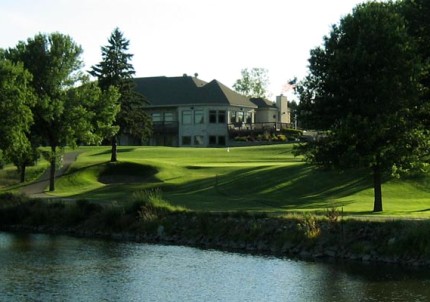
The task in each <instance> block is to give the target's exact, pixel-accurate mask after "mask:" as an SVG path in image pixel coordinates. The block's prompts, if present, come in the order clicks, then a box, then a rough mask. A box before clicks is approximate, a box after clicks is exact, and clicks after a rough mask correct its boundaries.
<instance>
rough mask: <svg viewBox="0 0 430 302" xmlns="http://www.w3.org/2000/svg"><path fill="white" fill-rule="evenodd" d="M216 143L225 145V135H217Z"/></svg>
mask: <svg viewBox="0 0 430 302" xmlns="http://www.w3.org/2000/svg"><path fill="white" fill-rule="evenodd" d="M218 145H220V146H225V136H218Z"/></svg>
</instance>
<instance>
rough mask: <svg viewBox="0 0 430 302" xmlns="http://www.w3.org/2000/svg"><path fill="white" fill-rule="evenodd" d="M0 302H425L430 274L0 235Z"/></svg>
mask: <svg viewBox="0 0 430 302" xmlns="http://www.w3.org/2000/svg"><path fill="white" fill-rule="evenodd" d="M0 262H1V269H0V301H327V302H328V301H330V302H333V301H430V272H429V271H428V270H425V269H420V270H415V269H406V268H399V267H390V266H374V265H363V264H348V265H346V264H339V263H338V264H334V263H313V262H304V261H297V260H289V259H279V258H275V257H265V256H252V255H243V254H236V253H228V252H220V251H212V250H200V249H195V248H188V247H179V246H164V245H149V244H141V243H124V242H112V241H103V240H90V239H82V238H73V237H67V236H50V235H40V234H11V233H0Z"/></svg>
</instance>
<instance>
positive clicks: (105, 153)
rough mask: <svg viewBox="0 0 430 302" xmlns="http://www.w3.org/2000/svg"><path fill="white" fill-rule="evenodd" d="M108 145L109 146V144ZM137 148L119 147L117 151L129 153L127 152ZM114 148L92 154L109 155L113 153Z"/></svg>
mask: <svg viewBox="0 0 430 302" xmlns="http://www.w3.org/2000/svg"><path fill="white" fill-rule="evenodd" d="M107 147H108V146H107ZM135 149H136V148H118V149H117V153H127V152H132V151H134V150H135ZM111 153H112V150H111V149H110V148H109V149H107V150H105V151H101V152H99V153H95V154H91V155H90V156H100V155H108V154H111Z"/></svg>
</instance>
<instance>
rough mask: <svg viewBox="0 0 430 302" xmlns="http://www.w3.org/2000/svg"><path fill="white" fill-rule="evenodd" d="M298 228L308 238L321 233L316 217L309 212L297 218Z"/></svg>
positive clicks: (315, 236) (313, 237)
mask: <svg viewBox="0 0 430 302" xmlns="http://www.w3.org/2000/svg"><path fill="white" fill-rule="evenodd" d="M298 228H299V230H301V231H302V232H303V235H304V236H305V237H306V238H308V239H315V238H317V237H318V236H319V235H320V234H321V228H320V226H319V225H318V221H317V219H316V217H315V216H314V215H311V214H309V213H305V214H303V217H302V219H300V220H299V223H298Z"/></svg>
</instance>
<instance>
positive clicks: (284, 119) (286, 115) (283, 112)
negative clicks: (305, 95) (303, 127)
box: [276, 94, 291, 123]
mask: <svg viewBox="0 0 430 302" xmlns="http://www.w3.org/2000/svg"><path fill="white" fill-rule="evenodd" d="M276 107H277V108H278V110H279V119H278V122H280V123H291V118H290V110H289V109H288V99H287V97H286V96H284V95H282V94H281V95H279V96H277V97H276Z"/></svg>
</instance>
